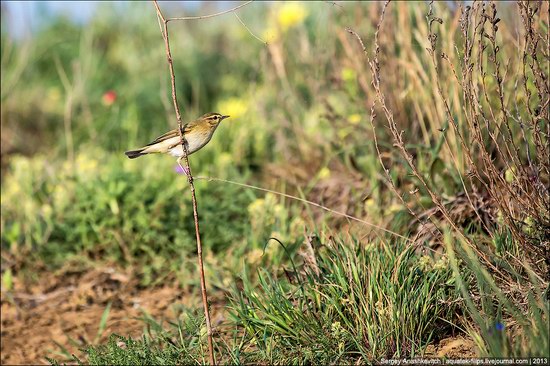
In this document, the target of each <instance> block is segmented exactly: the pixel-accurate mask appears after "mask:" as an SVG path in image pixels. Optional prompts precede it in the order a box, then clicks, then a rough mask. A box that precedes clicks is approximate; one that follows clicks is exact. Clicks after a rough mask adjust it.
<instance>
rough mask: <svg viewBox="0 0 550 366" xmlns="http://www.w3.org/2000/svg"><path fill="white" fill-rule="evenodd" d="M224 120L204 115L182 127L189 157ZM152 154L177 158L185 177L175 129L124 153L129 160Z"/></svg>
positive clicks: (217, 114) (210, 114) (213, 114)
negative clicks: (139, 147)
mask: <svg viewBox="0 0 550 366" xmlns="http://www.w3.org/2000/svg"><path fill="white" fill-rule="evenodd" d="M226 118H229V116H224V115H222V114H219V113H206V114H205V115H203V116H201V117H200V118H199V119H196V120H194V121H192V122H189V123H186V124H185V125H183V136H184V137H185V140H186V141H187V151H188V153H189V155H191V154H193V153H194V152H195V151H198V150H200V149H202V147H203V146H204V145H206V144H207V143H208V142H209V141H210V139H211V138H212V135H213V134H214V131H216V128H218V125H219V124H220V122H221V121H223V120H224V119H226ZM153 153H162V154H170V155H172V156H175V157H177V158H178V160H177V162H178V165H179V166H180V167H181V169H182V170H183V172H184V173H185V174H186V175H187V174H188V171H187V169H185V168H184V167H183V166H182V165H181V159H183V157H184V155H183V148H182V146H181V140H180V134H179V132H178V129H177V128H176V129H174V130H172V131H169V132H166V133H165V134H164V135H162V136H159V137H157V138H156V139H155V140H154V141H153V142H151V143H149V144H147V145H146V146H144V147H142V148H141V149H137V150H130V151H126V152H125V154H126V156H127V157H129V158H130V159H135V158H139V157H140V156H142V155H147V154H153Z"/></svg>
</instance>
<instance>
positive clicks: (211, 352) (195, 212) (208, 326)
mask: <svg viewBox="0 0 550 366" xmlns="http://www.w3.org/2000/svg"><path fill="white" fill-rule="evenodd" d="M153 4H154V5H155V9H156V11H157V17H158V19H159V24H162V25H163V27H162V28H161V33H162V38H164V45H165V47H166V57H167V58H168V66H169V69H170V79H171V82H172V101H173V103H174V109H175V111H176V118H177V120H178V130H179V133H180V139H181V146H182V149H183V156H184V160H185V166H186V168H187V180H188V182H189V187H190V188H191V200H192V202H193V218H194V220H195V234H196V239H197V257H198V262H199V273H200V283H201V293H202V304H203V306H204V317H205V320H206V331H207V336H208V351H209V352H208V354H209V359H210V364H211V365H215V364H216V359H215V358H214V344H213V341H212V325H211V323H210V311H209V309H208V296H207V294H206V280H205V278H204V264H203V260H202V243H201V235H200V230H199V214H198V209H197V197H196V195H195V185H194V184H193V175H192V174H191V167H190V166H189V156H188V155H189V151H188V146H187V145H188V144H187V141H186V140H185V136H184V135H183V122H182V119H181V113H180V109H179V106H178V100H177V97H176V77H175V75H174V64H173V62H172V53H171V52H170V40H169V38H168V20H167V19H166V18H164V15H163V14H162V12H161V10H160V7H159V5H158V3H157V1H156V0H153Z"/></svg>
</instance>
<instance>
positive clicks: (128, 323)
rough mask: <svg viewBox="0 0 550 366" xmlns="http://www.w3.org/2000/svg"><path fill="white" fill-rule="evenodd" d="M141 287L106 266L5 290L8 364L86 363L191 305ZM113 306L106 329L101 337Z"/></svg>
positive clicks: (459, 351) (447, 352) (446, 349)
mask: <svg viewBox="0 0 550 366" xmlns="http://www.w3.org/2000/svg"><path fill="white" fill-rule="evenodd" d="M137 284H138V281H137V280H136V279H135V278H133V277H132V275H131V274H129V273H124V272H123V271H121V270H117V269H115V268H114V267H104V268H100V269H95V270H88V271H84V272H82V271H71V270H67V271H63V272H57V273H45V274H43V275H42V276H41V277H40V280H39V281H38V282H37V283H36V284H34V285H30V286H23V285H22V284H18V283H16V284H15V286H14V289H13V290H12V291H10V292H5V291H2V297H1V315H2V320H1V325H2V328H1V363H2V365H18V364H26V365H28V364H33V365H40V364H48V362H47V360H46V358H45V357H51V358H54V359H56V360H58V361H65V360H67V357H66V356H65V355H64V354H63V353H62V352H61V351H62V349H63V348H64V349H65V350H66V351H67V352H69V353H70V354H75V355H77V356H78V357H79V358H81V359H82V360H85V358H83V356H84V354H83V352H82V350H81V348H82V347H83V346H84V345H87V344H98V343H102V342H105V341H106V339H107V338H108V336H109V335H110V334H111V333H117V334H120V335H123V336H132V337H133V338H138V337H140V336H141V335H142V334H143V331H144V322H143V321H141V320H139V319H138V318H139V317H141V316H143V310H145V311H146V312H147V313H149V314H150V315H151V316H153V317H154V318H155V319H156V320H157V321H158V320H161V319H174V318H175V316H176V314H175V312H174V310H173V305H174V304H181V303H184V305H187V306H189V305H190V304H189V301H190V300H189V296H183V295H184V294H183V293H182V290H181V289H178V288H177V286H175V283H173V284H167V285H164V286H161V287H156V288H145V289H144V288H140V287H139V286H138V285H137ZM109 302H111V303H112V305H111V309H110V311H109V317H108V320H107V323H106V328H105V329H104V331H103V332H102V334H101V335H100V336H98V330H99V329H98V328H99V324H100V323H101V317H102V315H103V313H104V311H105V308H106V306H107V304H108V303H109ZM195 305H199V304H195ZM214 307H215V308H217V309H213V311H214V314H213V315H212V316H213V321H214V323H218V322H219V321H220V320H221V319H216V318H220V316H222V315H221V312H220V310H221V304H216V305H214ZM426 356H427V357H475V356H476V351H475V345H474V343H473V341H471V340H469V339H465V338H462V337H453V338H447V339H444V340H442V341H441V342H439V343H438V344H436V345H430V346H428V348H427V350H426ZM70 363H71V362H70Z"/></svg>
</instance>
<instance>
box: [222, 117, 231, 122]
mask: <svg viewBox="0 0 550 366" xmlns="http://www.w3.org/2000/svg"><path fill="white" fill-rule="evenodd" d="M229 117H230V116H222V119H221V120H222V121H223V120H224V119H226V118H229Z"/></svg>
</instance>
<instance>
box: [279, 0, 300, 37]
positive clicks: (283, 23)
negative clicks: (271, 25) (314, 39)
mask: <svg viewBox="0 0 550 366" xmlns="http://www.w3.org/2000/svg"><path fill="white" fill-rule="evenodd" d="M306 17H307V10H306V8H305V7H304V5H303V4H301V3H297V2H287V3H284V4H283V6H281V8H280V9H279V12H278V13H277V23H278V24H279V26H280V27H281V29H282V30H283V31H287V30H288V29H289V28H291V27H294V26H295V25H298V24H300V23H302V22H303V21H304V19H305V18H306Z"/></svg>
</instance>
